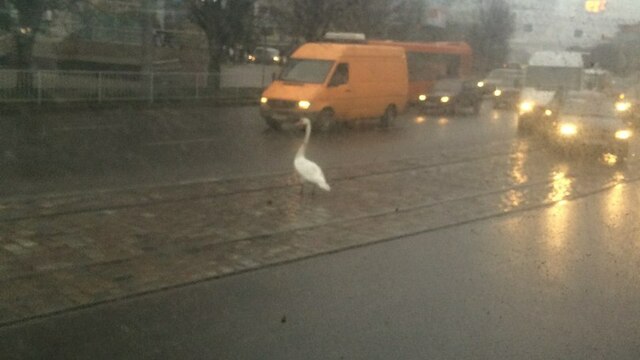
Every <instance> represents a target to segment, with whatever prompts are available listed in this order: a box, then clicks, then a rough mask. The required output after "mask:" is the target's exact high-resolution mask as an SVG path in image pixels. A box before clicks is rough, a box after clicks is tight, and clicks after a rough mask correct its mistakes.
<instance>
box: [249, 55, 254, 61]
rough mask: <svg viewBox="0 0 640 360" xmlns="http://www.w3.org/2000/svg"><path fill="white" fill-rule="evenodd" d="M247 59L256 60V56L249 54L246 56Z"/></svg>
mask: <svg viewBox="0 0 640 360" xmlns="http://www.w3.org/2000/svg"><path fill="white" fill-rule="evenodd" d="M247 59H248V60H249V61H256V57H255V56H253V55H249V56H247Z"/></svg>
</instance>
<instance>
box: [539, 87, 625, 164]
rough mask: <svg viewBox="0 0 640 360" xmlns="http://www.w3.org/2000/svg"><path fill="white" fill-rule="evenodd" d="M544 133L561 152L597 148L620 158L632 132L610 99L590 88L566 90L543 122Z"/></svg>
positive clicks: (623, 156) (547, 112) (622, 157)
mask: <svg viewBox="0 0 640 360" xmlns="http://www.w3.org/2000/svg"><path fill="white" fill-rule="evenodd" d="M543 124H544V125H545V135H546V137H547V139H548V140H550V141H551V143H552V144H553V145H554V147H556V148H558V149H559V150H561V151H562V152H563V153H571V152H575V151H584V150H588V149H594V150H600V151H603V152H607V153H611V154H613V155H616V156H617V157H618V158H619V159H620V160H623V159H624V158H625V157H626V156H627V155H628V153H629V140H630V138H631V137H632V135H633V133H632V131H631V129H630V128H629V127H628V125H627V123H626V122H625V121H624V120H622V119H620V118H619V117H618V116H617V114H616V110H615V107H614V105H613V103H612V101H611V99H610V98H608V97H607V96H605V95H603V94H600V93H595V92H591V91H583V92H569V93H568V94H567V95H565V96H564V97H563V98H562V99H561V101H560V102H559V104H558V106H557V107H556V108H555V110H550V109H548V110H547V111H546V117H545V120H544V121H543Z"/></svg>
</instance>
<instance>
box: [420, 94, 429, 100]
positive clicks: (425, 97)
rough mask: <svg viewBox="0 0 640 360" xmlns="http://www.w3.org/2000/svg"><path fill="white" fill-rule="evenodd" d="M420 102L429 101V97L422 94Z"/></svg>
mask: <svg viewBox="0 0 640 360" xmlns="http://www.w3.org/2000/svg"><path fill="white" fill-rule="evenodd" d="M418 100H420V101H427V95H425V94H420V95H419V96H418Z"/></svg>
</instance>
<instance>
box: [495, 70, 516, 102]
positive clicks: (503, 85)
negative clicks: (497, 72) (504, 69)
mask: <svg viewBox="0 0 640 360" xmlns="http://www.w3.org/2000/svg"><path fill="white" fill-rule="evenodd" d="M511 71H512V73H511V74H509V75H508V76H505V77H503V78H500V79H496V80H495V82H494V83H493V85H494V86H495V88H494V90H493V92H492V93H491V95H492V96H493V107H494V108H497V109H512V108H513V109H514V108H516V106H517V105H518V101H519V100H520V91H521V90H522V83H523V74H522V72H521V71H518V70H511Z"/></svg>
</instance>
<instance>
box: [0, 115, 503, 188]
mask: <svg viewBox="0 0 640 360" xmlns="http://www.w3.org/2000/svg"><path fill="white" fill-rule="evenodd" d="M486 105H489V104H486ZM92 115H94V116H95V114H92V113H90V112H89V113H86V114H85V113H79V114H76V115H74V116H76V117H78V118H79V119H82V118H85V117H87V116H92ZM99 116H101V117H103V118H105V121H107V119H108V117H109V116H110V115H109V112H108V111H105V112H104V113H101V114H100V115H99ZM113 116H115V117H122V116H128V115H127V114H122V113H114V114H113ZM130 116H131V117H135V114H131V115H130ZM147 116H148V117H153V118H158V119H162V120H166V119H170V120H171V121H177V122H180V121H183V119H184V121H191V122H207V123H208V124H209V125H208V130H207V131H206V132H191V133H188V132H187V133H184V134H180V135H175V136H172V137H168V138H159V139H153V140H146V141H145V142H144V143H142V144H141V145H140V152H141V154H139V156H138V157H137V158H136V159H134V161H133V162H132V163H131V164H130V165H125V166H124V167H123V168H117V169H102V170H99V171H93V170H92V171H88V172H86V173H78V172H69V173H63V174H57V175H55V176H46V177H36V178H27V179H19V180H18V181H11V180H9V181H8V182H6V183H5V182H4V181H0V184H1V185H2V189H0V197H1V196H9V195H23V194H25V195H26V194H42V193H66V192H74V191H92V190H95V189H109V188H119V187H126V186H137V185H140V184H167V183H175V182H191V181H207V180H212V179H233V178H239V177H247V176H256V175H264V174H273V173H283V172H290V171H291V169H292V161H293V157H294V155H295V152H296V150H297V147H298V146H299V145H300V142H301V139H302V137H303V135H304V134H303V133H302V132H301V131H297V129H295V128H291V127H289V128H287V129H286V130H285V131H282V132H277V131H273V130H271V129H268V128H267V126H266V124H265V123H264V121H263V120H262V119H261V118H260V115H259V112H258V108H257V107H227V108H224V107H223V108H211V107H193V108H187V107H179V108H175V109H167V108H160V109H158V110H152V111H149V112H148V113H147ZM78 122H81V121H80V120H78ZM378 125H379V123H378V122H377V121H363V122H361V123H358V124H356V125H354V126H353V127H352V128H349V129H344V128H338V129H337V130H336V131H332V132H331V133H329V134H322V133H318V132H317V131H316V132H314V135H313V139H312V141H311V145H310V147H309V150H308V155H309V157H310V158H313V159H314V160H315V161H316V162H318V163H319V164H320V165H321V166H323V167H336V166H349V165H350V164H353V165H360V164H373V163H377V162H382V161H388V160H397V159H403V158H419V157H422V156H425V155H433V154H439V153H447V152H449V151H450V150H457V149H464V148H469V147H474V146H489V145H491V144H502V143H504V146H505V149H507V148H508V147H509V144H510V143H509V142H510V141H512V140H513V138H514V134H515V120H514V115H513V114H512V113H509V112H494V111H492V110H491V109H490V107H489V106H487V107H485V110H484V113H483V116H482V119H479V118H476V117H473V116H463V117H459V118H453V117H441V116H418V115H417V114H416V112H415V111H409V112H408V114H406V115H405V116H403V117H400V118H399V119H398V120H397V121H396V123H395V124H394V126H393V127H392V128H390V129H382V128H380V127H379V126H378ZM136 160H137V161H136Z"/></svg>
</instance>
